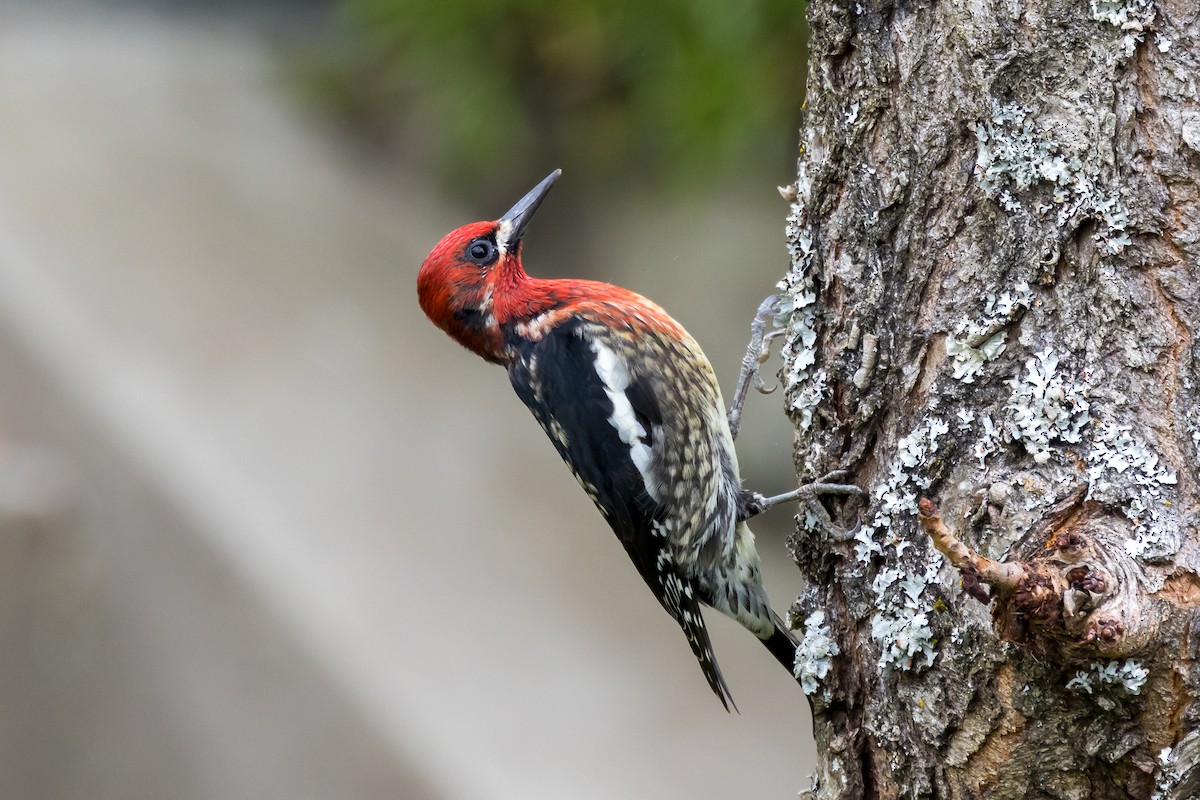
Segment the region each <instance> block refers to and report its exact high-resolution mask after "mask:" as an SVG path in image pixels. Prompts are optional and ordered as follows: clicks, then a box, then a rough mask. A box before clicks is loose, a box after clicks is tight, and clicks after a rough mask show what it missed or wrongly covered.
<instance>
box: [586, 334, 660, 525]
mask: <svg viewBox="0 0 1200 800" xmlns="http://www.w3.org/2000/svg"><path fill="white" fill-rule="evenodd" d="M592 351H593V352H594V353H595V354H596V373H597V374H598V375H599V376H600V382H601V383H603V384H604V393H605V394H607V395H608V399H609V400H611V401H612V404H613V413H612V416H611V417H609V418H608V421H609V423H611V424H612V426H613V427H614V428H616V429H617V435H618V436H620V437H621V441H622V442H624V443H625V444H627V445H629V457H630V459H631V460H632V461H633V465H634V466H635V467H637V470H638V472H639V473H641V475H642V483H644V484H645V486H646V493H647V494H649V495H650V497H651V498H653V499H654V500H655V501H657V500H658V489H657V487H656V486H655V485H654V480H653V478H652V475H651V472H650V460H651V456H652V453H651V451H650V446H649V445H647V444H646V443H645V442H643V441H642V440H641V437H643V436H645V435H646V429H645V428H643V427H642V424H641V423H640V422H638V419H637V415H636V414H634V413H633V405H632V404H631V403H630V402H629V397H628V396H627V395H626V394H625V390H626V389H628V388H629V370H628V368H627V367H626V366H625V362H624V361H622V360H621V358H620V357H619V356H618V355H617V354H616V353H614V352H613V351H612V350H610V349H609V348H607V347H605V346H604V345H603V344H601V343H600V342H598V341H593V342H592Z"/></svg>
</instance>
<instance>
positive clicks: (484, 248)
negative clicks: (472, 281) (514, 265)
mask: <svg viewBox="0 0 1200 800" xmlns="http://www.w3.org/2000/svg"><path fill="white" fill-rule="evenodd" d="M496 252H497V251H496V245H495V243H494V242H492V240H491V239H476V240H475V241H473V242H471V244H469V245H467V258H469V259H471V261H473V262H475V263H476V264H479V265H481V266H486V265H487V264H490V263H492V262H493V261H495V260H496Z"/></svg>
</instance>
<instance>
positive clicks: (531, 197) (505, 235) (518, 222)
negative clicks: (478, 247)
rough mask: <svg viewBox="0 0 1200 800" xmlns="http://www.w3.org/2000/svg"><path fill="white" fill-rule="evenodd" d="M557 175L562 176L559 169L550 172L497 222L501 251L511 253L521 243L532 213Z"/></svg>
mask: <svg viewBox="0 0 1200 800" xmlns="http://www.w3.org/2000/svg"><path fill="white" fill-rule="evenodd" d="M559 175H562V170H561V169H556V170H554V172H551V173H550V174H549V175H547V176H546V178H545V180H543V181H542V182H541V183H539V184H538V185H537V186H535V187H533V188H532V189H530V190H529V193H528V194H527V195H525V196H524V197H522V198H521V199H520V200H518V201H517V204H516V205H515V206H513V207H512V208H510V209H509V210H508V213H506V214H505V215H504V216H503V217H501V218H500V219H499V220H498V222H499V224H500V227H499V229H498V230H497V232H496V238H497V239H498V241H497V244H499V245H500V247H501V248H502V249H503V250H505V251H509V252H511V251H513V250H515V249H516V247H517V244H519V243H520V241H521V236H523V235H524V233H525V227H526V226H527V225H528V224H529V220H531V219H533V212H535V211H537V208H538V206H540V205H541V204H542V200H543V199H545V197H546V193H547V192H549V191H550V187H551V186H553V185H554V182H555V181H556V180H558V176H559Z"/></svg>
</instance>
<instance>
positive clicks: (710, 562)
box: [417, 170, 796, 709]
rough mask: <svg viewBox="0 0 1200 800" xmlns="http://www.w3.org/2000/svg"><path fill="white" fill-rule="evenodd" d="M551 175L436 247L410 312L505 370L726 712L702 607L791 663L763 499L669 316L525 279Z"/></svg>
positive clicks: (709, 383) (711, 378)
mask: <svg viewBox="0 0 1200 800" xmlns="http://www.w3.org/2000/svg"><path fill="white" fill-rule="evenodd" d="M559 174H560V171H559V170H555V171H554V172H553V173H551V174H550V175H549V176H548V177H547V178H546V179H545V180H544V181H542V182H541V183H540V184H538V185H537V186H536V187H534V188H533V190H531V191H530V192H529V193H528V194H527V195H525V197H523V198H522V199H521V200H520V201H519V202H518V203H517V204H516V205H515V206H513V207H512V209H511V210H509V212H508V213H507V214H505V215H504V216H503V217H501V218H500V219H498V220H496V221H494V222H476V223H474V224H471V225H466V226H463V227H461V228H459V229H457V230H455V231H453V232H451V233H449V234H447V235H446V237H445V238H443V239H442V240H441V241H440V242H438V244H437V246H436V247H434V248H433V251H432V252H431V253H430V254H429V256H428V257H427V258H426V259H425V262H424V263H423V264H422V265H421V270H420V273H419V274H418V275H417V293H418V296H419V298H420V303H421V308H422V309H423V310H424V311H425V314H426V315H428V317H429V319H430V320H432V321H433V322H434V324H436V325H437V326H438V327H439V328H441V329H442V330H444V331H445V332H446V333H448V334H449V335H450V336H451V337H452V338H454V339H455V341H457V342H458V343H459V344H461V345H463V346H464V347H466V348H468V349H469V350H471V351H472V352H474V353H477V354H478V355H480V356H482V357H483V358H484V359H486V360H488V361H491V362H493V363H496V364H501V365H503V366H504V367H506V368H507V369H508V375H509V378H510V380H511V381H512V385H513V388H514V389H516V391H517V395H518V396H519V397H520V398H521V400H522V401H524V403H525V405H527V406H528V407H529V409H530V410H531V411H532V412H533V415H534V416H535V417H536V418H537V421H538V422H539V423H540V424H541V426H542V429H543V430H545V432H546V435H547V436H549V437H550V440H551V441H552V442H553V443H554V446H555V448H557V450H558V453H559V455H560V456H562V458H563V460H564V461H565V462H566V463H567V466H569V467H570V468H571V472H572V473H574V475H575V477H576V479H578V481H579V483H580V484H581V485H582V486H583V488H584V490H585V491H586V492H587V493H588V496H589V497H591V499H592V501H593V502H594V503H595V504H596V507H597V508H598V509H600V513H601V514H603V515H604V518H605V519H606V520H607V521H608V524H609V525H610V526H611V527H612V529H613V531H614V532H615V533H616V534H617V538H618V539H620V541H621V544H622V545H624V547H625V551H626V552H627V553H628V554H629V557H630V558H631V559H632V560H633V564H634V566H635V567H637V570H638V573H639V574H640V575H641V576H642V578H643V579H644V580H645V581H646V583H647V584H648V585H649V586H650V590H651V591H652V592H654V596H655V597H657V598H658V601H659V602H660V603H662V605H663V607H664V608H666V610H667V613H669V614H670V615H671V616H672V617H673V618H674V619H675V621H676V622H677V623H679V626H680V627H681V628H682V629H683V632H684V635H685V636H687V640H688V644H689V645H691V648H692V652H693V653H695V655H696V658H697V659H698V660H699V662H700V667H701V669H703V671H704V677H705V678H707V679H708V683H709V685H710V686H711V687H712V690H713V691H714V692H715V693H716V695H717V697H718V698H720V700H721V702H722V703H723V704H725V707H726V708H727V709H728V708H729V704H730V702H732V698H731V697H730V694H729V688H728V686H727V685H726V683H725V679H724V678H723V677H722V676H721V671H720V669H719V668H718V667H717V662H716V659H715V658H714V656H713V651H712V645H711V644H710V642H709V637H708V632H707V630H706V629H705V627H704V619H703V617H701V615H700V605H701V604H704V605H708V606H711V607H713V608H715V609H717V610H719V611H721V612H723V613H725V614H728V615H729V616H731V617H733V618H734V619H736V620H737V621H738V622H740V623H741V624H742V625H744V626H745V627H746V628H748V629H749V630H750V631H751V632H752V633H754V635H755V636H757V637H758V638H759V639H760V640H762V641H763V642H764V643H765V644H766V646H767V648H768V649H769V650H770V651H771V653H772V654H774V655H775V657H776V658H777V659H778V660H779V661H780V663H782V664H783V665H784V666H785V667H786V668H787V669H788V671H789V672H791V671H792V669H793V661H794V658H795V653H796V645H795V641H794V639H793V638H792V636H791V634H790V632H789V631H788V630H787V629H786V628H785V627H784V626H783V624H782V622H781V621H780V620H779V618H778V616H777V615H776V614H775V613H774V612H773V611H772V610H771V605H770V603H769V602H768V600H767V593H766V591H765V589H764V588H763V582H762V570H761V569H760V566H759V558H758V553H757V551H756V550H755V548H754V534H752V533H751V532H750V529H749V527H748V526H747V525H746V523H745V519H746V518H748V517H750V516H753V514H754V513H756V512H757V511H758V510H761V501H762V500H763V498H762V497H761V496H760V495H756V494H753V493H751V492H747V491H744V490H743V489H742V487H741V478H740V477H739V475H738V463H737V456H736V455H735V454H734V449H733V437H732V436H731V435H730V430H729V424H728V422H727V419H726V415H725V408H724V404H723V402H722V399H721V390H720V388H719V387H718V385H717V379H716V376H715V375H714V374H713V369H712V366H711V365H710V364H709V362H708V359H707V358H706V357H705V355H704V353H703V352H701V350H700V346H699V345H697V344H696V341H695V340H694V339H692V337H691V336H689V335H688V333H687V331H685V330H684V329H683V327H682V326H680V324H679V323H678V322H676V321H675V320H673V319H671V317H670V316H668V315H667V313H666V312H665V311H663V310H662V309H661V308H660V307H658V306H657V305H655V304H654V303H652V302H651V301H650V300H647V299H646V298H645V297H642V296H641V295H638V294H635V293H634V292H631V291H628V290H626V289H622V288H620V287H618V286H610V285H608V284H605V283H598V282H595V281H584V280H542V279H539V278H532V277H530V276H529V275H527V274H526V273H525V270H524V268H523V267H522V265H521V237H522V235H523V234H524V233H525V228H526V226H527V225H528V224H529V220H530V218H531V217H532V216H533V214H534V212H535V211H536V210H537V207H538V205H539V204H540V203H541V202H542V199H543V198H544V197H545V196H546V193H547V192H548V191H549V189H550V187H551V186H552V185H553V183H554V181H555V180H556V179H557V178H558V176H559ZM756 502H758V507H754V504H755V503H756Z"/></svg>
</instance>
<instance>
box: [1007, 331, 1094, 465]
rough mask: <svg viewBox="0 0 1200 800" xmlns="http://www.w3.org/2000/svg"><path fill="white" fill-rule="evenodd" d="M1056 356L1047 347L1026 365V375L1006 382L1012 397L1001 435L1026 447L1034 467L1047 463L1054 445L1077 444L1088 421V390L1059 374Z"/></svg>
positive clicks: (1009, 400)
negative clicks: (1051, 447)
mask: <svg viewBox="0 0 1200 800" xmlns="http://www.w3.org/2000/svg"><path fill="white" fill-rule="evenodd" d="M1058 364H1059V359H1058V356H1057V355H1055V354H1054V353H1053V351H1051V350H1050V349H1049V348H1047V349H1046V350H1043V351H1042V352H1040V353H1037V354H1036V355H1035V357H1034V358H1030V359H1028V360H1027V361H1026V362H1025V375H1024V376H1023V377H1015V378H1012V379H1011V380H1009V381H1007V383H1008V385H1009V386H1010V387H1012V390H1013V391H1012V395H1011V396H1010V397H1009V399H1008V402H1007V403H1005V405H1004V408H1005V410H1006V411H1007V412H1008V416H1007V419H1006V420H1005V427H1004V433H1005V434H1006V435H1007V436H1008V437H1009V438H1010V439H1011V440H1012V441H1017V442H1020V443H1021V444H1023V445H1024V446H1025V450H1026V452H1028V453H1029V454H1030V455H1031V456H1033V460H1034V462H1035V463H1037V464H1044V463H1046V462H1047V461H1049V460H1050V454H1051V449H1050V446H1051V445H1052V444H1054V443H1055V442H1063V443H1067V444H1077V443H1078V442H1079V441H1080V440H1081V439H1082V431H1083V428H1084V427H1085V426H1086V425H1087V424H1088V422H1089V421H1090V417H1089V416H1088V411H1089V408H1090V405H1089V403H1088V400H1087V390H1086V388H1085V387H1084V386H1082V385H1081V384H1078V383H1075V382H1073V381H1069V380H1065V379H1064V378H1063V376H1061V375H1059V373H1058Z"/></svg>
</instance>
